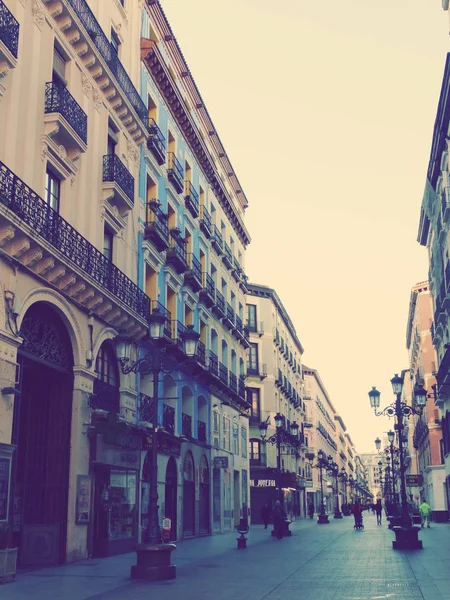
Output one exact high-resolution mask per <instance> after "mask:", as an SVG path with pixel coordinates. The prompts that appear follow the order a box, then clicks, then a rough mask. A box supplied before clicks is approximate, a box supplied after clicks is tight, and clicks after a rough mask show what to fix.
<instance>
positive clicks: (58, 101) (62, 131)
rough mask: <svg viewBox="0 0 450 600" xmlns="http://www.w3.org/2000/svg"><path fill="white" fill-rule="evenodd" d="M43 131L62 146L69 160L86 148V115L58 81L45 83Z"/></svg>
mask: <svg viewBox="0 0 450 600" xmlns="http://www.w3.org/2000/svg"><path fill="white" fill-rule="evenodd" d="M44 112H45V117H44V122H45V133H46V135H47V136H49V137H50V138H51V139H54V140H55V142H56V143H57V144H58V145H62V146H64V148H65V149H66V151H67V155H68V157H69V158H70V159H71V160H74V159H75V158H77V157H78V156H79V154H80V153H81V152H86V150H87V115H86V113H85V112H84V110H83V109H82V108H81V106H80V105H79V104H78V102H77V101H76V100H75V98H74V97H73V96H72V94H71V93H70V92H69V90H68V89H67V88H66V87H65V86H64V85H62V84H60V83H55V82H53V81H50V82H49V83H46V84H45V111H44Z"/></svg>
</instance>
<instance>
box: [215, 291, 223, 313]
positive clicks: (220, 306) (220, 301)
mask: <svg viewBox="0 0 450 600" xmlns="http://www.w3.org/2000/svg"><path fill="white" fill-rule="evenodd" d="M216 305H217V308H218V309H219V310H220V311H221V312H222V313H223V314H224V315H225V298H224V297H223V294H221V293H220V292H219V290H216Z"/></svg>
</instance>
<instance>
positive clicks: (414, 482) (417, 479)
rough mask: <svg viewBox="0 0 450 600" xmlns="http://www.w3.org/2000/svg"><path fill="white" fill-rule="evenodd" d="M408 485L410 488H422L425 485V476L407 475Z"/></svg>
mask: <svg viewBox="0 0 450 600" xmlns="http://www.w3.org/2000/svg"><path fill="white" fill-rule="evenodd" d="M406 485H407V486H408V487H421V486H422V485H423V475H406Z"/></svg>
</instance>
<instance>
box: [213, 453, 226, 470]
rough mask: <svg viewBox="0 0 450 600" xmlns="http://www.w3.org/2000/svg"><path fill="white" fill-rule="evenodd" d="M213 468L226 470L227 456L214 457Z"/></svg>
mask: <svg viewBox="0 0 450 600" xmlns="http://www.w3.org/2000/svg"><path fill="white" fill-rule="evenodd" d="M214 468H215V469H228V456H215V457H214Z"/></svg>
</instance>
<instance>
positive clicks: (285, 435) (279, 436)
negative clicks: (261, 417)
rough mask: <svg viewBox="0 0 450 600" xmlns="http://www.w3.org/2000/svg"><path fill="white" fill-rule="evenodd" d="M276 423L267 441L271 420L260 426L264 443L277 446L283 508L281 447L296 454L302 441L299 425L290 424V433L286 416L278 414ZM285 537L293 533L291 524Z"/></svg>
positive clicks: (279, 483)
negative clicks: (299, 437) (299, 435)
mask: <svg viewBox="0 0 450 600" xmlns="http://www.w3.org/2000/svg"><path fill="white" fill-rule="evenodd" d="M274 421H275V433H274V434H273V435H271V436H270V437H269V438H268V439H267V440H266V437H267V429H268V427H269V423H268V422H269V418H267V419H266V421H263V422H262V423H260V425H259V433H260V436H261V439H262V440H263V441H267V442H269V443H270V444H272V445H276V448H277V491H278V500H279V501H280V503H281V505H282V506H283V504H284V496H283V488H282V482H281V446H282V445H283V446H287V447H288V448H291V449H292V450H293V451H294V452H297V451H298V448H299V447H300V440H299V439H298V429H299V427H298V424H297V423H296V422H295V421H293V422H292V423H291V424H290V428H289V431H288V429H287V428H286V427H285V425H284V422H285V419H284V416H283V415H282V414H281V413H279V412H278V413H277V414H276V415H275V417H274ZM272 535H274V531H272ZM283 535H291V532H290V531H289V524H288V523H286V522H285V528H284V531H283Z"/></svg>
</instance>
